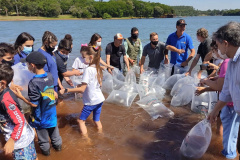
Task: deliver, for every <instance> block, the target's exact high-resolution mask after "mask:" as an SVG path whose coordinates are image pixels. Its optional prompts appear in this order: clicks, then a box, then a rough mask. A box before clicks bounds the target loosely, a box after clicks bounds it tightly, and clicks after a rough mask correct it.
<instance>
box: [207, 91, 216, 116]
mask: <svg viewBox="0 0 240 160" xmlns="http://www.w3.org/2000/svg"><path fill="white" fill-rule="evenodd" d="M209 95H210V99H211V101H210V105H209V109H208V114H209V113H211V112H212V110H213V108H214V107H215V105H216V104H217V101H218V93H217V92H209Z"/></svg>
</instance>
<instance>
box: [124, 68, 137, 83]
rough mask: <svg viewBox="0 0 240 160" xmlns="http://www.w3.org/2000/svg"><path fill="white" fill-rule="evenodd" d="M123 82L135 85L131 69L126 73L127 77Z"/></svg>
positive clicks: (134, 76)
mask: <svg viewBox="0 0 240 160" xmlns="http://www.w3.org/2000/svg"><path fill="white" fill-rule="evenodd" d="M125 82H126V83H129V84H130V83H136V75H135V73H134V72H133V70H132V69H131V70H130V71H128V72H127V75H126V77H125Z"/></svg>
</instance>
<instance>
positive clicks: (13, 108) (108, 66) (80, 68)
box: [0, 19, 240, 159]
mask: <svg viewBox="0 0 240 160" xmlns="http://www.w3.org/2000/svg"><path fill="white" fill-rule="evenodd" d="M186 25H187V23H186V22H185V20H184V19H180V20H178V21H177V22H176V31H175V32H173V33H172V34H170V35H169V36H168V38H167V41H166V43H163V42H160V41H159V39H158V38H159V37H158V34H157V33H156V32H152V33H150V42H149V43H148V44H147V45H145V46H144V47H142V42H141V40H140V39H139V37H138V35H139V30H138V29H137V28H136V27H133V28H132V29H131V36H130V37H128V38H123V35H122V34H120V33H117V34H116V35H115V36H114V41H113V42H111V43H109V44H107V46H106V50H105V51H106V62H105V61H103V60H102V58H101V51H102V46H101V41H102V37H101V36H100V35H99V34H97V33H95V34H93V35H92V37H91V39H90V42H89V43H86V44H81V49H80V55H79V56H78V57H76V59H75V61H74V63H73V64H72V70H67V61H68V57H69V54H70V53H71V51H72V47H73V39H72V36H71V35H69V34H67V35H65V37H64V38H63V39H62V40H60V42H59V43H58V39H57V37H56V36H55V35H54V34H53V33H52V32H49V31H46V32H44V34H43V36H42V46H41V47H40V48H39V49H38V50H37V51H34V50H33V46H34V41H35V39H34V37H33V36H31V35H30V34H29V33H26V32H23V33H21V34H20V35H19V36H18V37H17V39H16V41H15V43H14V45H12V44H8V43H5V42H1V43H0V85H1V86H0V100H1V104H0V129H1V133H3V134H4V136H5V140H6V144H5V145H4V151H5V154H11V153H12V155H13V158H14V159H37V154H36V150H35V146H34V137H35V133H36V134H37V137H38V144H39V147H40V149H41V151H42V154H43V155H46V156H49V155H50V143H49V138H50V140H51V144H52V147H53V148H54V149H55V150H56V151H61V149H62V138H61V136H60V134H59V129H58V125H57V111H56V105H57V102H58V99H59V97H60V96H59V95H63V94H65V93H70V92H73V93H82V94H83V96H82V100H83V104H84V106H83V109H82V112H81V115H80V117H79V119H78V123H79V128H80V131H81V133H82V135H83V136H84V137H86V139H89V138H88V133H87V128H86V125H85V121H86V119H87V118H88V117H89V115H90V114H91V113H93V121H94V122H95V124H96V127H97V129H98V132H102V124H101V121H100V114H101V109H102V105H103V102H104V100H105V98H104V95H103V93H102V91H101V84H102V79H103V70H104V69H105V70H107V71H108V72H109V73H111V74H112V71H113V70H114V68H118V69H119V70H120V71H122V72H123V74H124V75H126V73H127V72H128V71H129V70H130V69H131V68H132V67H133V66H134V65H137V66H139V67H140V73H143V72H144V69H145V70H146V68H145V67H144V63H145V59H146V57H147V56H148V57H149V63H148V66H147V70H151V71H159V68H160V66H161V65H160V64H161V63H164V64H168V63H171V64H173V68H172V74H174V65H179V66H180V67H186V66H188V65H189V62H190V61H191V60H192V59H193V58H194V56H195V58H194V59H193V61H192V64H191V65H190V68H189V70H188V71H187V72H186V73H184V74H185V75H186V76H190V75H192V73H193V69H194V67H196V65H197V63H198V61H199V59H200V58H201V60H202V64H201V65H200V69H199V71H198V77H199V78H200V77H201V73H202V71H203V70H206V71H207V73H208V77H207V78H205V79H201V80H200V84H199V87H197V90H196V95H200V94H202V93H204V92H210V91H218V92H219V101H218V102H217V104H216V106H215V107H214V109H213V111H212V112H211V113H210V114H209V115H208V120H209V121H210V122H211V123H213V122H214V121H215V119H218V120H217V121H218V131H219V132H221V123H222V127H223V150H222V152H221V153H222V154H223V156H225V157H226V158H229V159H234V158H235V157H236V156H237V152H236V148H237V139H238V128H239V122H240V117H239V114H240V107H239V105H240V100H239V98H238V95H239V94H240V76H239V74H238V72H239V70H240V60H239V55H240V49H239V47H240V23H237V22H229V23H228V24H226V25H224V26H222V27H220V28H219V29H218V30H217V31H216V32H214V33H213V36H212V40H211V39H210V38H209V35H208V31H207V29H205V28H200V29H198V30H197V32H196V36H197V39H198V40H199V42H200V45H199V46H198V49H197V54H196V55H195V49H194V46H193V42H192V38H191V37H190V36H189V35H188V34H187V33H186V32H185V29H186ZM168 51H171V52H170V61H169V57H168V55H169V54H168ZM189 51H190V54H189ZM122 56H123V60H124V62H123V66H121V61H120V60H121V57H122ZM18 63H22V65H27V67H28V70H29V71H30V72H32V73H34V74H35V76H34V77H33V78H32V79H31V80H30V82H29V84H28V98H26V97H23V95H22V93H21V90H22V87H21V86H18V85H16V84H14V81H13V76H14V72H13V69H12V68H11V67H12V66H14V65H16V64H18ZM71 76H79V77H80V79H81V83H80V84H78V85H77V87H75V88H73V82H72V81H71V79H70V77H71ZM63 80H65V81H66V82H67V84H68V85H69V86H71V87H68V88H64V87H63V85H62V82H63ZM18 98H19V99H21V100H23V101H24V102H25V103H27V104H28V105H30V107H31V113H30V116H29V117H27V118H25V116H24V114H23V111H22V108H21V106H20V104H19V101H18ZM217 117H218V118H217ZM33 128H34V129H33Z"/></svg>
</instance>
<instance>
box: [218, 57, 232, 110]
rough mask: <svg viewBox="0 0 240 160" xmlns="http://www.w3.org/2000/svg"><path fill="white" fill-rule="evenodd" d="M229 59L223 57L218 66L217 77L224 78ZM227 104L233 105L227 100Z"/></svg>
mask: <svg viewBox="0 0 240 160" xmlns="http://www.w3.org/2000/svg"><path fill="white" fill-rule="evenodd" d="M229 60H230V59H225V60H224V61H223V63H222V65H221V66H220V71H219V76H218V77H219V78H225V75H226V72H227V67H228V62H229ZM227 106H229V107H233V102H229V103H228V104H227Z"/></svg>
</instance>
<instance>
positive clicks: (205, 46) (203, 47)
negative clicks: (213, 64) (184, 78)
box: [186, 28, 213, 75]
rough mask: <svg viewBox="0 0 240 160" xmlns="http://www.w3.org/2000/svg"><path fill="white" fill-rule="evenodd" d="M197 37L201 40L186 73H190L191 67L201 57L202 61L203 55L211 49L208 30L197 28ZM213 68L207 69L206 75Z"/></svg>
mask: <svg viewBox="0 0 240 160" xmlns="http://www.w3.org/2000/svg"><path fill="white" fill-rule="evenodd" d="M197 39H198V40H199V41H200V42H201V43H200V45H199V46H198V51H197V55H196V56H195V58H194V59H193V62H192V64H191V67H190V69H189V71H188V72H187V73H186V75H189V74H190V75H191V72H192V70H193V68H194V67H195V66H196V65H197V63H198V61H199V58H200V57H201V59H202V62H203V61H204V59H205V56H206V55H207V54H208V53H209V52H210V51H211V47H210V44H211V42H212V41H211V39H209V38H208V30H206V29H205V28H200V29H198V30H197ZM212 71H213V70H207V72H208V75H210V74H211V72H212Z"/></svg>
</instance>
